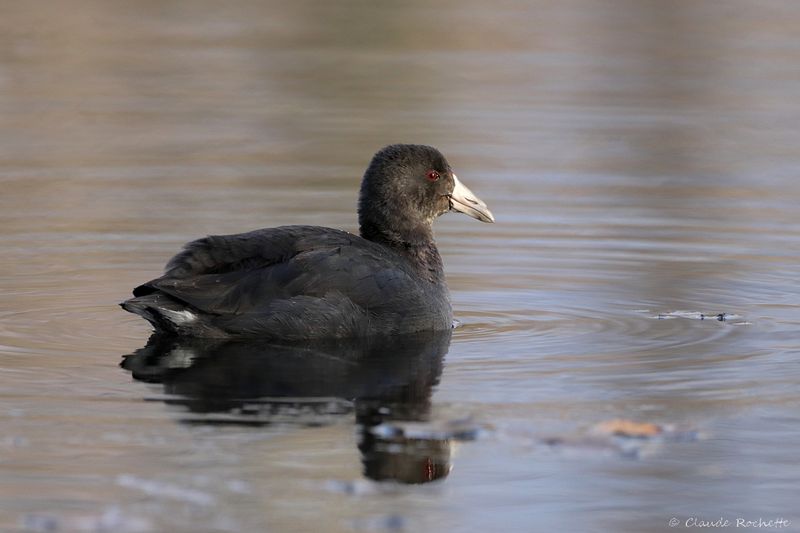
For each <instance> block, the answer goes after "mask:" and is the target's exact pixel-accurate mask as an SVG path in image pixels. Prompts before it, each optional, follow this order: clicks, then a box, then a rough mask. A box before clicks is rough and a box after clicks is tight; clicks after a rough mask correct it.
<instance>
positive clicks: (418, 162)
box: [121, 145, 493, 340]
mask: <svg viewBox="0 0 800 533" xmlns="http://www.w3.org/2000/svg"><path fill="white" fill-rule="evenodd" d="M450 210H456V211H461V212H465V213H467V214H469V215H470V216H473V217H475V218H478V219H480V220H484V221H487V222H490V221H493V218H492V215H491V213H490V212H489V211H488V209H487V208H486V206H485V204H483V202H481V201H480V200H478V199H477V197H475V196H474V195H473V194H472V193H471V192H470V191H469V189H467V188H466V187H464V186H463V185H462V184H460V183H459V181H458V178H457V177H456V176H455V174H453V172H452V170H451V169H450V165H449V164H448V163H447V160H446V159H445V158H444V156H442V154H441V153H439V151H437V150H436V149H434V148H431V147H428V146H421V145H392V146H388V147H386V148H384V149H383V150H381V151H379V152H378V153H377V154H375V156H374V157H373V159H372V162H371V163H370V165H369V167H368V168H367V171H366V172H365V174H364V178H363V181H362V185H361V194H360V199H359V209H358V211H359V225H360V233H361V236H357V235H353V234H350V233H347V232H345V231H341V230H336V229H331V228H324V227H317V226H282V227H278V228H269V229H261V230H256V231H252V232H249V233H242V234H237V235H224V236H210V237H206V238H203V239H199V240H196V241H193V242H191V243H189V244H187V245H186V247H185V248H184V250H183V251H181V252H180V253H179V254H178V255H176V256H175V257H173V258H172V259H171V260H170V261H169V263H168V264H167V267H166V271H165V273H164V275H163V276H161V277H160V278H157V279H154V280H152V281H149V282H147V283H144V284H143V285H140V286H138V287H136V288H135V289H134V291H133V295H134V297H133V298H131V299H129V300H127V301H125V302H123V303H122V304H121V305H122V307H123V308H124V309H125V310H127V311H130V312H132V313H136V314H139V315H141V316H143V317H144V318H146V319H147V320H148V321H150V322H151V323H152V324H153V326H154V327H155V328H156V330H157V331H161V332H167V333H174V334H178V335H187V336H201V337H261V338H272V339H283V340H298V339H306V338H322V337H340V338H342V337H361V336H366V335H372V334H395V333H405V332H416V331H435V330H444V329H447V328H450V327H451V323H452V311H451V307H450V301H449V296H448V291H447V285H446V284H445V280H444V272H443V267H442V260H441V257H440V256H439V252H438V250H437V249H436V244H435V242H434V239H433V230H432V227H431V226H432V223H433V220H434V219H435V218H436V217H437V216H439V215H441V214H443V213H445V212H447V211H450Z"/></svg>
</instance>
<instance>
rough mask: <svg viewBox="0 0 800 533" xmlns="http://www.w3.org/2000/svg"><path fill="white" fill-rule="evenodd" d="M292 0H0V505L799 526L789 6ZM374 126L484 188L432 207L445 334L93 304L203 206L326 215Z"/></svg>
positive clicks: (33, 516)
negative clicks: (0, 0)
mask: <svg viewBox="0 0 800 533" xmlns="http://www.w3.org/2000/svg"><path fill="white" fill-rule="evenodd" d="M288 6H289V4H286V3H277V2H276V3H269V2H248V1H246V0H242V1H238V0H237V1H233V2H225V3H213V2H191V3H190V2H186V3H182V2H173V1H167V2H128V3H125V2H122V3H120V2H115V3H107V2H90V1H79V2H75V3H74V6H73V7H72V8H70V9H66V8H63V9H62V8H59V9H57V10H56V9H55V8H53V7H52V6H50V5H47V4H45V3H28V2H24V3H23V2H17V3H12V2H6V3H5V5H4V6H3V7H2V8H0V12H2V14H1V15H0V121H2V122H1V123H2V127H0V187H1V188H2V194H0V246H1V248H0V249H1V250H2V254H0V394H1V395H2V403H1V404H0V530H2V531H9V532H19V531H59V532H60V531H70V532H72V531H76V532H98V531H101V532H106V531H108V532H139V531H164V532H166V531H169V532H182V531H186V532H190V531H191V532H197V531H220V532H227V531H248V532H249V531H278V532H282V531H323V530H324V531H332V532H339V531H341V532H346V531H402V530H407V531H431V532H438V531H475V532H483V531H520V532H521V531H630V532H640V531H674V530H675V528H670V527H669V526H668V522H669V520H670V518H672V517H676V518H677V519H678V520H679V522H680V523H679V526H678V527H677V529H678V530H681V529H684V530H685V529H687V528H686V527H684V525H685V521H686V520H687V519H691V518H692V517H696V518H697V519H700V520H716V519H718V518H723V519H727V520H729V521H730V522H731V523H732V524H735V521H736V519H746V520H758V519H759V518H762V519H764V520H769V519H775V518H783V519H786V520H789V521H790V524H789V525H788V527H783V528H772V529H768V530H774V529H783V530H795V531H800V511H798V507H797V504H798V493H799V490H798V483H800V467H798V463H797V459H798V452H797V450H798V445H800V414H798V413H800V411H798V408H799V407H800V387H798V386H799V385H800V368H799V367H798V360H799V359H800V357H799V356H800V283H798V276H799V275H800V267H799V265H800V210H798V208H797V204H798V201H800V170H799V169H800V99H799V98H798V95H799V94H800V41H798V37H797V31H796V30H797V27H798V25H800V4H798V3H796V2H790V1H786V2H779V1H774V2H773V1H771V2H746V1H735V0H734V1H725V2H722V1H720V2H715V1H700V2H697V1H693V0H692V1H690V0H686V1H678V2H657V1H652V2H640V1H633V0H631V1H623V0H619V1H611V0H599V1H581V0H575V1H569V2H545V1H542V2H522V1H513V0H511V1H507V2H506V1H503V2H491V3H485V2H477V1H475V2H472V1H468V2H455V1H452V2H451V1H446V2H438V3H436V7H431V5H429V3H428V2H408V3H404V4H403V5H402V6H400V5H397V6H393V7H392V6H389V5H383V4H380V3H366V2H358V1H346V2H336V3H323V2H319V3H316V2H310V1H305V2H294V3H291V7H288ZM392 142H417V143H427V144H433V145H435V146H437V147H439V148H440V149H441V150H442V151H443V152H444V153H445V154H446V155H447V156H448V158H449V159H450V161H451V163H452V164H453V166H454V168H455V170H456V171H457V172H458V174H459V177H461V178H462V179H463V181H464V182H465V183H466V184H468V185H469V186H470V187H471V188H472V189H473V190H474V191H475V192H476V193H478V194H479V195H480V196H481V197H482V198H483V199H484V200H486V201H487V203H488V204H489V206H490V207H491V209H492V211H493V212H494V214H495V215H496V217H497V223H496V224H494V225H488V224H480V223H478V222H476V221H474V220H472V219H469V218H467V217H465V216H458V215H447V216H445V217H443V218H442V219H441V220H440V221H439V222H438V223H437V226H436V229H437V239H438V242H439V244H440V249H441V251H442V254H443V256H444V258H445V263H446V269H447V273H448V281H449V284H450V287H451V292H452V299H453V303H454V307H455V311H456V315H457V317H458V319H459V320H460V321H461V323H462V326H461V327H460V328H458V329H456V330H455V331H454V332H453V335H452V339H450V338H434V339H407V340H406V341H405V343H403V344H400V345H397V344H395V345H392V346H391V347H386V346H374V345H373V346H358V345H357V346H323V347H305V348H298V349H295V350H290V349H277V348H274V347H264V346H242V345H234V346H210V345H202V344H201V345H189V346H176V345H164V344H163V343H161V344H159V343H158V342H157V340H156V341H153V342H151V343H150V344H149V345H147V346H146V343H147V338H148V335H149V326H148V325H147V324H146V323H145V322H144V321H143V320H141V319H139V318H137V317H134V316H132V315H128V314H127V313H124V312H122V311H121V310H120V309H119V308H118V307H117V306H116V304H117V302H119V301H121V300H122V299H124V298H125V297H126V296H127V295H128V293H129V290H130V288H131V287H133V286H134V285H135V284H137V283H140V282H142V281H144V280H147V279H150V278H152V277H154V276H156V275H158V274H159V272H160V271H161V268H162V266H163V264H164V263H165V261H166V260H167V259H168V258H169V257H170V256H171V255H172V254H173V253H174V252H175V251H177V249H178V248H179V247H180V245H181V244H183V243H184V242H186V241H187V240H190V239H192V238H195V237H198V236H202V235H205V234H209V233H233V232H240V231H245V230H250V229H254V228H258V227H268V226H275V225H281V224H293V223H309V224H320V225H327V226H332V227H337V228H343V229H348V230H351V231H353V230H355V228H356V225H355V213H354V206H355V200H356V193H357V187H358V183H359V179H360V175H361V173H362V172H363V169H364V167H365V165H366V164H367V162H368V160H369V158H370V157H371V155H372V153H373V152H374V151H375V150H376V149H378V148H379V147H381V146H383V145H384V144H388V143H392ZM720 313H725V316H724V318H725V320H722V321H720V320H716V319H715V318H714V317H715V315H718V314H720ZM701 314H702V315H703V316H704V317H705V316H707V318H705V319H703V320H701V319H700V318H701ZM353 351H355V352H357V353H367V354H371V355H372V358H365V362H362V363H359V364H353V363H352V362H350V363H348V361H352V357H350V358H348V357H349V355H348V354H351V353H352V352H353ZM128 354H133V355H131V356H130V357H127V358H126V359H125V360H124V361H125V362H124V366H125V368H121V367H120V366H119V364H120V362H122V361H123V356H126V355H128ZM265 354H267V355H266V356H265ZM269 355H271V357H269ZM618 418H619V419H631V420H635V421H638V422H651V423H655V424H659V425H662V426H664V427H665V428H667V429H668V431H666V432H665V433H664V434H662V436H660V437H657V438H650V439H636V438H623V437H611V436H608V435H607V434H606V435H604V434H598V432H597V430H596V426H595V425H596V424H598V423H601V422H604V421H609V420H613V419H618ZM593 428H595V429H593ZM378 480H382V481H378ZM391 480H396V481H391ZM425 480H433V482H431V483H417V484H407V482H411V481H414V482H421V481H425ZM730 529H731V530H733V529H736V528H734V527H733V526H731V528H730ZM737 530H739V531H741V530H743V529H741V528H739V529H737Z"/></svg>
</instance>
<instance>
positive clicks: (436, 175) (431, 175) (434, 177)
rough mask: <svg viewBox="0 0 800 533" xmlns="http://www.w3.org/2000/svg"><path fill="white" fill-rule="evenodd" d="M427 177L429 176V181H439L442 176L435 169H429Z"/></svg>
mask: <svg viewBox="0 0 800 533" xmlns="http://www.w3.org/2000/svg"><path fill="white" fill-rule="evenodd" d="M425 177H426V178H428V181H438V179H439V178H441V176H440V175H439V173H438V172H436V171H435V170H429V171H428V173H427V174H425Z"/></svg>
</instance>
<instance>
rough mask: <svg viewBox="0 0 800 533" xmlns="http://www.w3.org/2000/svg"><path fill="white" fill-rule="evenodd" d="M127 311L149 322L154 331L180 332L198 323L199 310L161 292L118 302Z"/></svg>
mask: <svg viewBox="0 0 800 533" xmlns="http://www.w3.org/2000/svg"><path fill="white" fill-rule="evenodd" d="M119 305H120V306H121V307H122V308H123V309H124V310H126V311H128V312H129V313H134V314H137V315H139V316H141V317H142V318H144V319H145V320H147V321H148V322H150V323H151V324H152V325H153V327H154V328H155V329H156V331H161V332H167V333H180V332H182V331H185V330H191V329H194V328H195V327H197V326H198V325H199V324H196V323H197V322H198V318H199V312H198V311H196V310H192V309H190V308H189V307H188V306H187V305H186V304H184V303H182V302H179V301H177V300H174V299H172V298H170V297H169V296H167V295H165V294H163V293H158V292H155V293H151V294H147V295H144V296H136V297H134V298H131V299H130V300H125V301H124V302H122V303H121V304H119Z"/></svg>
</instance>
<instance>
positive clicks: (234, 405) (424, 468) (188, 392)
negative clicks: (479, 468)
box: [121, 331, 452, 483]
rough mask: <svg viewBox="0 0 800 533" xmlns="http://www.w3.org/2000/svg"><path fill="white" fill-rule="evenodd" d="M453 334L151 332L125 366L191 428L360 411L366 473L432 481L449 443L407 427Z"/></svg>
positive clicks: (424, 405)
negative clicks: (183, 411)
mask: <svg viewBox="0 0 800 533" xmlns="http://www.w3.org/2000/svg"><path fill="white" fill-rule="evenodd" d="M450 336H451V332H450V331H445V332H436V333H424V334H415V335H405V336H402V337H397V336H396V337H371V338H366V339H354V340H347V341H343V340H335V341H333V340H331V341H314V342H311V343H309V342H306V343H303V344H291V345H290V344H274V343H268V342H263V341H253V340H248V341H224V340H213V339H184V338H177V337H166V336H163V335H158V334H154V335H153V336H152V337H150V339H149V340H148V342H147V345H145V346H144V347H143V348H140V349H139V350H136V351H135V352H134V353H132V354H130V355H126V356H124V359H123V361H122V363H121V366H122V367H123V368H125V369H126V370H128V371H130V372H131V373H132V375H133V377H134V378H135V379H137V380H140V381H145V382H150V383H161V384H163V387H164V392H165V393H167V394H168V397H167V398H166V399H165V400H164V401H165V402H167V403H170V404H179V405H182V406H184V407H185V408H187V409H188V410H189V412H191V413H192V414H193V415H194V416H191V417H186V418H185V420H184V421H185V422H187V423H196V424H246V425H269V424H273V423H276V422H282V423H286V422H288V423H290V424H297V425H302V426H315V425H320V424H325V423H326V421H327V422H328V423H330V422H331V421H332V420H333V418H334V417H339V416H342V415H344V414H349V413H352V412H354V413H355V418H356V424H357V426H358V428H359V436H360V442H359V444H358V448H359V451H360V453H361V460H362V464H363V466H364V475H365V476H366V477H368V478H371V479H374V480H379V481H382V480H395V481H398V482H402V483H426V482H429V481H434V480H436V479H441V478H443V477H445V476H447V474H448V473H449V472H450V468H451V466H450V452H451V441H452V439H451V438H450V437H449V436H448V435H447V434H442V432H440V431H432V432H431V434H430V435H425V431H424V430H423V431H415V432H414V434H413V435H412V436H409V435H407V434H406V432H405V431H404V430H403V424H405V423H415V424H416V426H417V427H422V428H424V427H425V423H426V422H429V419H430V407H431V394H432V388H433V387H434V386H435V385H436V384H437V383H438V381H439V377H440V375H441V371H442V361H443V358H444V356H445V354H446V353H447V349H448V347H449V345H450ZM420 423H422V424H420Z"/></svg>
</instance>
